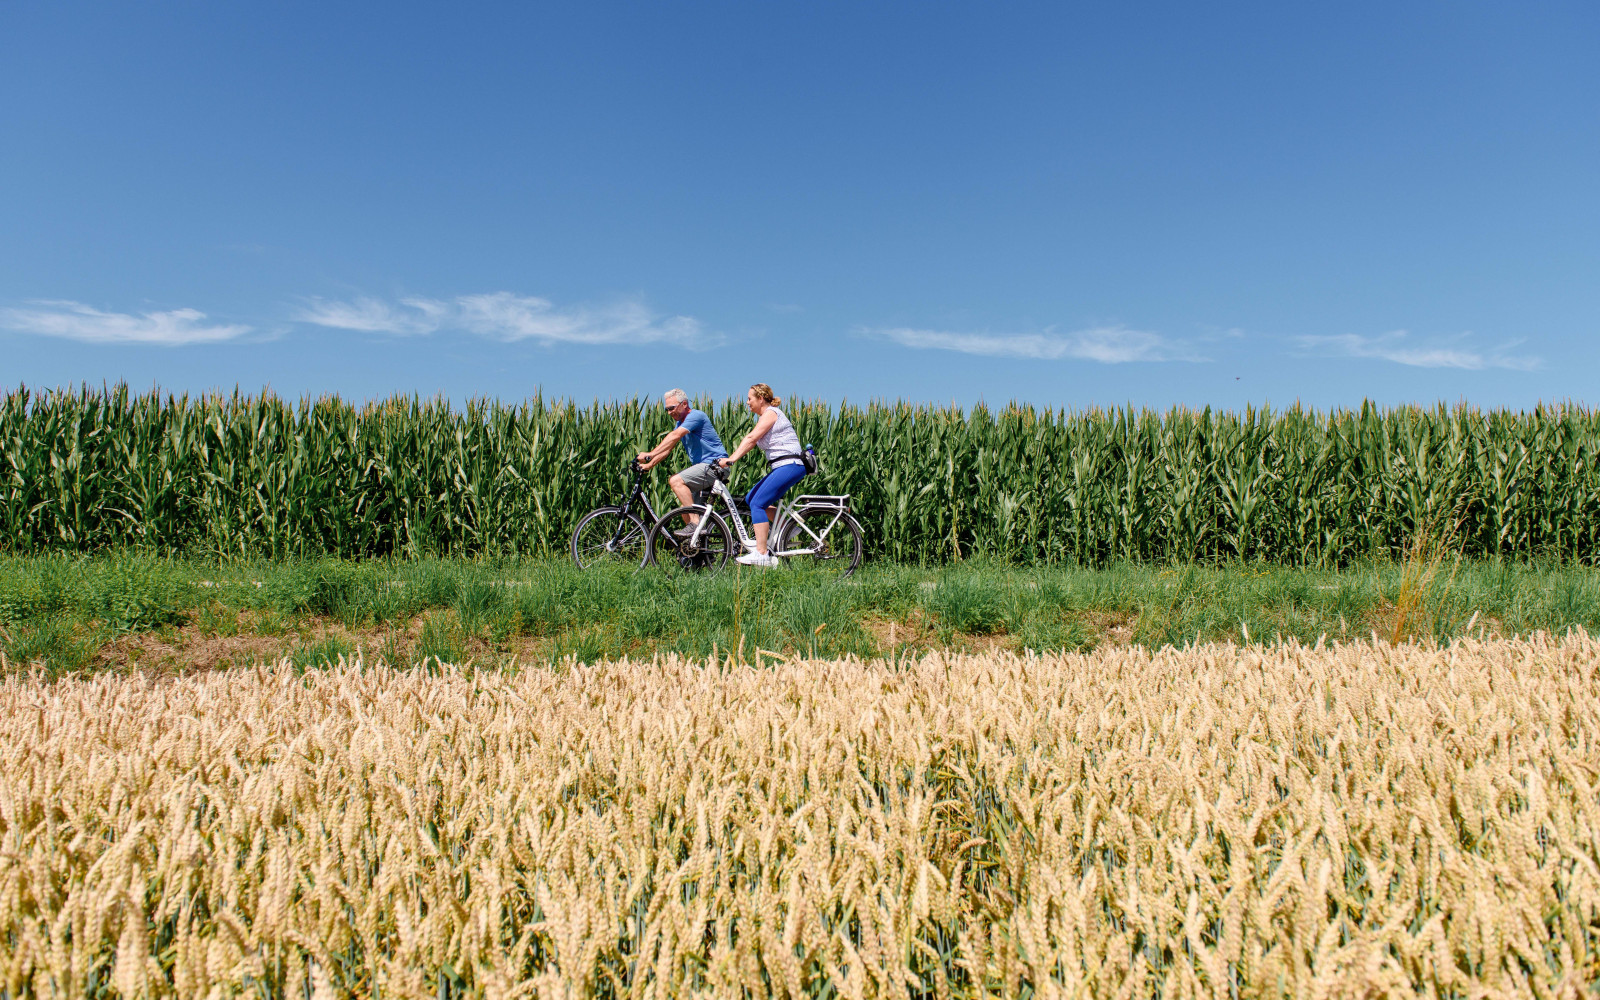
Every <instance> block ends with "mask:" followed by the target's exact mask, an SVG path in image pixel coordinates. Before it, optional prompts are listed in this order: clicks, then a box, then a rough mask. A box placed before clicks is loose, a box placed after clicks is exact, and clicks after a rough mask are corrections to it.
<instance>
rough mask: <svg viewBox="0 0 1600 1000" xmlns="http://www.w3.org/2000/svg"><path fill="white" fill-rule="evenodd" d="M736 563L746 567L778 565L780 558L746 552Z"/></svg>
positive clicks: (764, 553)
mask: <svg viewBox="0 0 1600 1000" xmlns="http://www.w3.org/2000/svg"><path fill="white" fill-rule="evenodd" d="M734 561H735V562H737V563H739V564H741V565H744V566H776V565H778V557H777V556H775V555H772V554H771V553H766V552H746V553H745V554H744V555H742V556H740V557H739V558H738V559H736V560H734Z"/></svg>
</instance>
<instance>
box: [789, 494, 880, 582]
mask: <svg viewBox="0 0 1600 1000" xmlns="http://www.w3.org/2000/svg"><path fill="white" fill-rule="evenodd" d="M778 534H779V541H778V554H779V555H780V556H783V558H784V562H785V563H786V564H788V565H790V566H812V567H815V568H816V569H817V570H819V571H823V572H827V573H836V574H838V576H839V578H840V579H843V578H844V577H847V576H849V575H850V574H851V573H854V572H855V571H856V567H857V566H860V565H861V525H859V524H857V523H856V519H855V518H853V517H851V516H850V515H849V514H847V513H845V512H844V511H841V510H839V509H838V508H835V507H801V508H800V509H798V510H796V511H795V512H794V513H792V514H791V515H790V516H789V517H788V518H787V519H786V520H785V521H784V523H783V526H782V528H781V530H780V531H779V532H778Z"/></svg>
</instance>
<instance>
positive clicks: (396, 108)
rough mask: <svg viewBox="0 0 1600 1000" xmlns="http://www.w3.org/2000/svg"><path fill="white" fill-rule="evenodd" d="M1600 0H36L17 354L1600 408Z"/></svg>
mask: <svg viewBox="0 0 1600 1000" xmlns="http://www.w3.org/2000/svg"><path fill="white" fill-rule="evenodd" d="M1596 52H1600V6H1596V5H1595V4H1593V3H1571V4H1541V3H1529V4H1503V3H1496V4H1486V3H1402V4H1394V3H1385V4H1365V3H1349V4H1341V5H1322V6H1311V5H1302V4H1281V3H1274V4H1264V3H1263V4H1231V5H1226V6H1225V7H1222V6H1220V5H1196V4H1141V5H1133V4H1102V5H1095V6H1086V5H1068V4H1059V3H1056V4H1027V3H1007V4H977V3H970V4H946V3H918V4H910V3H907V4H887V3H862V2H860V0H857V2H854V3H806V4H776V3H758V2H743V3H721V4H706V3H674V4H643V3H639V4H628V5H622V4H613V3H604V2H594V0H590V2H584V3H572V4H501V5H490V4H467V5H457V6H456V7H449V8H447V7H442V6H439V5H420V4H407V3H397V2H390V3H385V4H376V3H373V4H361V3H348V4H326V3H317V4H312V3H294V2H280V3H275V4H260V3H257V4H247V3H198V2H196V3H152V4H132V3H122V4H96V3H76V4H51V3H42V2H34V0H7V2H6V3H4V4H3V5H0V192H3V194H0V384H3V385H7V386H15V385H17V384H18V383H27V384H29V385H30V386H55V385H66V384H76V383H83V382H88V383H91V384H94V385H98V384H99V383H100V382H101V381H103V380H104V381H117V380H125V381H127V382H129V383H131V384H133V385H134V386H136V387H141V388H143V387H148V386H151V385H160V386H161V387H163V388H165V389H170V390H177V391H191V392H192V391H199V390H208V389H216V388H221V389H227V390H231V389H232V388H234V387H235V386H239V387H241V388H243V389H245V390H246V391H251V392H253V391H258V390H260V389H261V388H262V387H263V386H270V387H271V388H272V389H274V390H275V391H277V392H280V393H284V394H288V395H292V396H298V395H300V394H302V393H321V392H338V393H341V394H343V395H345V396H347V397H354V398H369V397H375V396H385V395H389V394H391V393H395V392H404V393H412V392H416V393H421V394H424V395H432V394H434V393H440V392H442V393H445V394H447V395H449V396H451V397H452V398H456V399H464V398H466V397H469V396H497V397H500V398H503V399H520V398H522V397H525V396H527V395H528V394H530V393H531V392H532V391H533V390H534V389H535V388H542V389H543V391H544V392H545V393H546V395H549V396H562V397H575V398H578V399H582V400H588V399H590V398H593V397H600V398H608V397H627V396H633V395H653V394H655V393H658V392H659V391H660V390H662V389H664V388H668V387H671V386H674V385H681V386H683V387H684V388H686V389H688V390H689V391H691V392H693V393H701V392H706V393H710V394H712V395H715V396H719V397H720V396H731V395H738V394H740V393H741V392H742V390H743V388H744V387H745V386H746V385H748V384H749V383H750V382H752V381H758V380H759V381H766V382H770V383H771V384H772V385H773V386H774V387H775V388H777V389H778V391H779V392H780V393H782V394H795V395H799V396H803V397H807V398H818V399H827V400H833V401H838V400H840V399H842V398H848V399H851V400H856V401H865V400H867V399H870V398H886V399H897V398H898V399H912V400H932V401H947V400H955V401H957V402H959V403H963V404H968V403H971V402H974V401H976V400H978V399H985V400H988V401H989V402H991V403H999V402H1004V401H1006V400H1010V399H1018V400H1025V401H1029V402H1034V403H1040V404H1046V405H1051V406H1066V407H1082V406H1089V405H1095V404H1111V403H1134V404H1138V405H1151V406H1158V407H1164V406H1167V405H1171V404H1175V403H1181V404H1190V405H1205V404H1210V405H1213V406H1221V407H1238V406H1242V405H1244V404H1245V403H1256V404H1261V403H1268V404H1271V405H1276V406H1282V405H1287V404H1289V403H1293V402H1295V401H1297V400H1298V401H1301V402H1304V403H1307V404H1310V405H1316V406H1332V405H1353V404H1356V403H1359V402H1360V401H1361V400H1362V399H1364V398H1371V399H1375V400H1378V401H1380V402H1384V403H1398V402H1411V401H1418V402H1433V401H1436V400H1444V401H1447V402H1455V401H1457V400H1466V401H1469V402H1472V403H1476V404H1479V405H1484V406H1511V407H1527V406H1532V405H1533V404H1535V403H1537V402H1539V401H1558V400H1566V399H1576V400H1580V401H1586V402H1595V401H1596V399H1595V397H1596V394H1595V392H1594V391H1593V389H1592V386H1593V384H1594V377H1593V372H1595V371H1596V364H1597V362H1600V345H1597V343H1596V334H1597V333H1600V280H1597V279H1600V59H1597V58H1595V53H1596Z"/></svg>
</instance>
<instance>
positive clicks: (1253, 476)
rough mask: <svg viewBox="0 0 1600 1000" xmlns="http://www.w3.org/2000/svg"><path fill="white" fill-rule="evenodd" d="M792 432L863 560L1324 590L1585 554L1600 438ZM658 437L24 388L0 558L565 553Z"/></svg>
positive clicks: (995, 414) (471, 415)
mask: <svg viewBox="0 0 1600 1000" xmlns="http://www.w3.org/2000/svg"><path fill="white" fill-rule="evenodd" d="M702 405H709V404H705V403H702ZM711 412H712V415H713V419H714V421H715V423H716V425H717V427H718V429H719V431H720V433H721V434H722V436H723V438H724V439H725V440H727V441H729V442H730V443H731V442H734V441H737V440H738V438H739V437H740V436H742V435H743V433H744V432H745V431H746V430H747V429H748V428H749V426H750V422H751V418H750V416H749V414H748V413H745V412H744V411H743V409H742V407H741V406H738V405H736V404H734V403H733V402H731V401H730V402H727V403H724V404H722V405H720V406H717V407H712V408H711ZM790 415H791V416H792V417H793V418H794V421H795V423H796V425H797V427H798V428H799V430H800V433H801V436H802V438H803V440H805V441H807V442H809V443H812V444H814V445H816V446H817V449H818V451H819V452H821V454H822V456H823V462H824V466H825V468H824V471H823V473H822V474H821V475H819V476H814V477H811V478H810V479H808V480H806V481H805V482H804V483H802V485H801V487H800V489H801V490H804V491H809V492H839V493H850V494H852V495H853V496H854V497H855V505H856V508H857V510H858V512H859V515H860V517H859V519H860V520H861V521H862V523H863V526H864V527H865V529H866V533H867V545H868V554H869V555H870V556H873V557H880V558H891V559H895V560H899V561H908V562H918V563H928V562H943V561H949V560H953V559H961V558H966V557H968V556H973V555H983V556H989V557H993V558H998V559H1003V560H1006V561H1009V562H1015V563H1079V564H1091V565H1101V564H1105V563H1108V562H1113V561H1124V560H1140V561H1185V562H1189V561H1198V562H1206V561H1225V560H1238V559H1244V560H1268V561H1275V562H1281V563H1289V564H1297V565H1315V566H1338V565H1345V564H1348V563H1349V562H1351V561H1353V560H1358V559H1363V558H1368V557H1375V556H1376V557H1383V556H1393V555H1397V554H1400V553H1402V552H1404V551H1406V550H1407V548H1408V547H1409V546H1410V545H1411V544H1412V543H1413V541H1414V540H1415V539H1417V538H1418V537H1419V536H1424V535H1426V536H1437V535H1440V534H1446V535H1449V536H1450V538H1451V540H1452V544H1453V545H1458V546H1459V547H1460V549H1461V550H1462V551H1463V552H1464V553H1465V554H1466V555H1468V556H1471V557H1510V558H1554V559H1562V560H1576V561H1582V562H1593V561H1594V560H1595V558H1596V555H1597V553H1600V469H1597V467H1596V460H1597V455H1600V417H1597V416H1596V414H1595V413H1594V412H1592V411H1590V410H1587V409H1584V408H1581V407H1577V406H1561V407H1554V408H1540V409H1536V410H1534V411H1532V412H1507V411H1489V412H1484V411H1479V410H1474V409H1470V408H1456V409H1445V408H1436V409H1429V410H1423V409H1415V408H1403V409H1392V410H1382V409H1378V408H1376V407H1374V406H1371V405H1367V406H1363V407H1362V408H1361V409H1359V410H1339V411H1333V412H1318V411H1310V410H1302V409H1298V408H1296V409H1289V410H1286V411H1282V412H1272V411H1268V410H1246V411H1245V412H1243V413H1231V412H1230V413H1216V412H1212V411H1210V410H1204V411H1198V412H1197V411H1192V410H1184V409H1174V410H1170V411H1168V412H1165V413H1157V412H1153V411H1148V410H1131V409H1112V410H1092V411H1073V412H1069V411H1052V410H1039V409H1035V408H1033V407H1029V406H1017V405H1012V406H1007V407H1004V408H1002V409H999V410H990V409H987V408H985V407H982V406H979V407H976V408H974V409H972V410H970V411H966V412H963V411H961V410H958V409H954V408H936V407H931V406H913V405H908V404H871V405H868V406H865V407H861V406H852V405H840V406H837V407H835V406H828V405H820V404H801V405H797V406H795V407H793V408H792V409H791V411H790ZM668 428H669V423H668V420H667V418H666V416H665V415H664V414H663V413H662V412H661V409H660V407H659V405H658V404H657V403H656V402H655V401H653V400H652V401H649V402H642V403H641V402H639V401H637V400H634V401H625V402H615V403H606V404H600V403H595V404H592V405H590V406H587V407H581V408H580V407H578V406H576V405H573V404H571V403H546V402H544V401H543V400H541V399H539V398H534V399H532V400H530V401H528V402H527V403H525V404H521V405H507V404H501V403H495V402H486V401H476V402H471V403H468V404H467V405H466V406H465V407H464V408H459V409H457V408H452V407H451V406H450V405H448V404H447V403H445V402H442V401H432V402H427V401H420V400H417V399H404V398H397V399H392V400H389V401H386V402H381V403H374V404H368V405H364V406H354V405H351V404H348V403H345V402H342V401H340V400H338V399H333V398H324V399H319V400H314V401H313V400H302V401H301V402H299V403H298V404H293V403H290V402H286V401H284V400H281V399H277V398H273V397H246V396H240V395H234V396H231V397H230V396H203V397H197V398H189V397H186V396H177V397H173V396H165V397H164V396H160V395H157V394H154V393H151V394H145V395H135V394H130V393H129V392H128V390H127V389H126V388H125V387H116V388H111V389H107V390H105V391H102V392H91V391H87V390H85V391H80V392H77V393H71V392H52V393H44V394H33V393H30V392H29V391H27V390H26V389H21V390H18V391H15V392H12V393H9V394H7V395H6V396H5V397H4V398H3V400H0V550H4V551H11V552H40V551H46V550H67V551H85V550H94V549H103V548H114V547H135V548H142V549H147V550H154V551H161V552H182V553H190V554H204V555H221V556H224V557H226V556H230V555H233V556H268V557H279V558H281V557H294V556H321V555H338V556H344V557H352V558H358V557H367V556H383V555H405V556H416V555H453V554H465V555H491V556H495V555H552V554H555V555H559V554H561V553H563V552H564V551H565V544H566V538H567V535H568V533H569V531H570V530H571V527H572V525H573V522H574V521H575V520H576V518H577V517H578V516H579V515H580V514H581V513H582V512H584V511H586V510H589V509H590V508H592V507H594V506H597V505H599V504H601V503H605V502H612V501H614V500H615V499H617V498H618V495H619V494H620V492H621V490H622V488H623V483H624V472H623V467H624V465H625V464H626V462H627V461H628V459H629V458H630V457H631V456H632V455H633V453H634V452H636V451H638V450H641V449H644V448H647V447H649V446H650V445H653V444H654V443H655V442H656V441H657V440H659V439H660V436H661V435H662V434H663V433H665V432H666V430H668ZM744 465H745V466H746V471H745V473H744V480H743V484H744V485H745V486H748V485H749V483H750V482H751V481H752V474H751V473H752V471H753V470H754V469H755V468H756V463H755V461H754V460H749V461H747V462H745V463H744ZM674 467H676V466H675V465H674ZM667 471H669V470H666V469H663V470H660V471H658V472H657V473H656V478H655V481H654V485H655V488H656V490H657V494H656V496H657V499H658V500H661V501H663V502H665V501H666V500H667V499H668V496H669V494H668V493H667V491H666V489H665V478H666V473H667ZM735 485H736V486H737V485H739V484H738V483H736V484H735Z"/></svg>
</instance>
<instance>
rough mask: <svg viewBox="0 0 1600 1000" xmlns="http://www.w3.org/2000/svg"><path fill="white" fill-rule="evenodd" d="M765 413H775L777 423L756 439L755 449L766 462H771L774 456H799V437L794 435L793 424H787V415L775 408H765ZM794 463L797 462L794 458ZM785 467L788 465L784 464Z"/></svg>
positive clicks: (797, 459)
mask: <svg viewBox="0 0 1600 1000" xmlns="http://www.w3.org/2000/svg"><path fill="white" fill-rule="evenodd" d="M767 413H776V414H777V415H778V422H777V423H775V424H773V425H772V426H771V427H768V428H767V432H766V433H765V434H763V435H761V436H760V437H758V438H756V447H758V448H760V449H761V454H763V455H765V456H767V461H768V462H771V461H772V456H774V455H796V456H798V455H799V454H800V450H801V449H800V435H799V434H797V433H795V429H794V424H791V423H790V422H789V416H788V414H786V413H784V412H783V411H782V410H780V409H778V408H777V407H776V406H769V407H767ZM795 461H797V462H798V461H799V458H796V459H795ZM784 464H785V465H787V464H788V463H787V462H785V463H784Z"/></svg>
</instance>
